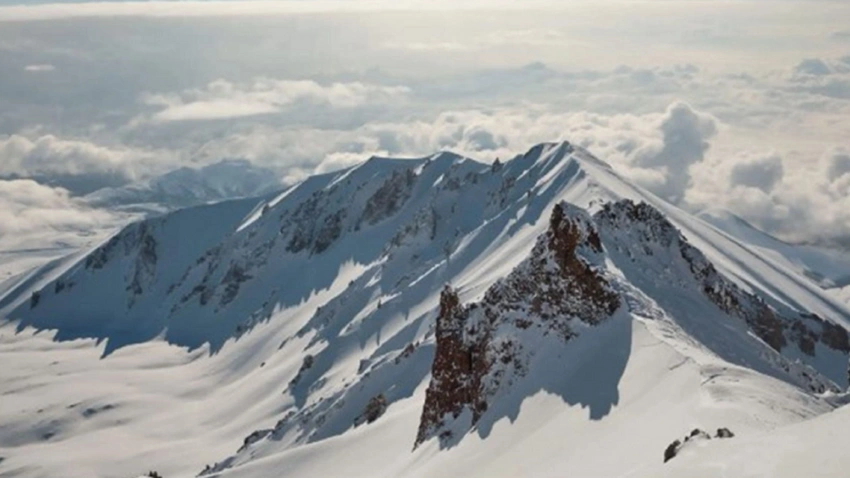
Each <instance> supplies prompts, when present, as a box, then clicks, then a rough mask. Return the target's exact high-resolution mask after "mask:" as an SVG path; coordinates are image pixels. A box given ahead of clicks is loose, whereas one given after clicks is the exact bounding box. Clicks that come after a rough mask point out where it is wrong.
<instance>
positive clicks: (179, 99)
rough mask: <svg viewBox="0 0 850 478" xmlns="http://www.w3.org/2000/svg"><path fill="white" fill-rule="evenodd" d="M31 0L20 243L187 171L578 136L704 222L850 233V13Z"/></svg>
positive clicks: (17, 183) (26, 10)
mask: <svg viewBox="0 0 850 478" xmlns="http://www.w3.org/2000/svg"><path fill="white" fill-rule="evenodd" d="M11 3H15V2H9V1H7V0H0V5H4V6H0V72H2V74H0V176H2V177H6V178H13V177H14V178H33V179H35V180H37V181H38V183H33V182H32V181H26V180H22V179H14V180H12V179H9V180H6V181H2V182H0V211H2V212H0V236H2V235H6V236H9V235H14V234H21V233H23V231H29V230H38V229H39V228H44V227H45V225H48V226H50V227H54V228H60V229H61V228H62V227H66V226H68V225H69V224H71V225H73V226H75V227H77V226H79V227H83V228H85V227H88V225H89V224H91V223H92V222H103V220H104V214H106V212H104V211H93V210H90V209H88V208H86V207H85V206H83V205H82V204H80V202H79V200H78V198H77V197H75V194H76V193H82V192H85V191H89V190H92V189H96V188H97V187H100V186H115V185H120V184H124V183H127V182H131V181H138V180H144V179H146V178H149V177H151V176H154V175H158V174H162V173H165V172H167V171H169V170H172V169H174V168H177V167H180V166H184V165H202V164H208V163H212V162H217V161H220V160H222V159H228V158H244V159H248V160H250V161H252V162H254V163H255V164H257V165H261V166H264V167H270V168H272V169H273V170H274V171H276V172H277V174H279V175H280V177H281V180H282V182H284V183H291V182H294V181H297V180H299V179H301V178H303V177H305V176H306V175H309V174H312V173H315V172H321V171H328V170H332V169H336V168H341V167H345V166H348V165H351V164H354V163H356V162H358V161H362V160H363V159H366V158H367V157H368V156H369V155H371V154H384V155H387V154H389V155H424V154H429V153H432V152H435V151H437V150H443V149H449V150H454V151H457V152H460V153H464V154H468V155H470V156H472V157H474V158H476V159H481V160H488V161H489V160H492V159H495V158H496V157H502V158H507V157H510V156H511V155H513V154H516V153H520V152H523V151H524V150H526V149H527V148H528V147H529V146H531V145H533V144H535V143H538V142H542V141H554V140H561V139H567V140H570V141H573V142H575V143H577V144H581V145H583V146H585V147H587V148H588V149H589V150H590V151H591V152H593V153H595V154H596V155H597V156H599V157H600V158H602V159H604V160H606V161H608V162H610V163H611V164H612V165H614V166H615V168H617V169H618V170H620V171H621V172H623V174H625V175H627V176H629V177H631V178H633V179H634V180H635V181H638V182H639V183H641V184H642V185H644V186H646V187H648V188H650V189H652V190H653V191H655V192H656V193H658V194H659V195H662V196H663V197H666V198H668V199H669V200H671V201H674V202H677V203H679V204H680V205H681V206H683V207H685V208H688V209H690V210H692V211H699V210H701V209H702V208H705V207H714V208H721V209H729V210H731V211H732V212H734V213H736V214H739V215H741V216H742V217H744V218H745V219H747V220H749V221H751V222H753V223H754V224H756V225H757V226H759V227H761V228H763V229H765V230H767V231H769V232H771V233H774V234H777V235H779V236H781V237H783V238H786V239H789V240H801V241H805V240H830V241H837V240H846V239H847V238H850V139H848V138H850V120H848V118H850V2H846V1H834V2H830V1H796V2H795V1H758V0H740V1H676V0H657V1H605V0H602V1H598V0H597V1H562V2H545V1H535V2H510V1H501V2H500V1H497V2H480V1H479V2H443V1H436V2H411V1H405V0H399V1H395V2H360V1H357V0H348V1H342V2H325V1H311V0H299V1H293V2H203V3H159V2H153V3H143V4H136V3H123V2H115V3H88V4H73V3H62V4H48V5H36V4H30V5H25V6H20V5H13V4H11ZM30 3H39V2H30ZM519 3H521V4H522V6H523V8H519V6H518V4H519ZM58 186H64V187H65V188H68V189H70V191H68V190H65V189H61V188H58ZM39 211H41V213H39ZM47 212H50V213H49V214H48V213H47Z"/></svg>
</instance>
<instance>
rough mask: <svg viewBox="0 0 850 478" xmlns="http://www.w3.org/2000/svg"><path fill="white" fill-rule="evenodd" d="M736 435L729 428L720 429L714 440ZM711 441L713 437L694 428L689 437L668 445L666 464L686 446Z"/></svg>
mask: <svg viewBox="0 0 850 478" xmlns="http://www.w3.org/2000/svg"><path fill="white" fill-rule="evenodd" d="M734 436H735V434H734V433H732V432H731V431H730V430H729V429H728V428H718V429H717V433H716V434H715V435H714V438H732V437H734ZM706 440H711V435H709V434H708V433H706V432H704V431H702V430H700V429H699V428H694V429H693V430H691V433H689V434H688V435H687V436H685V438H684V439H682V440H673V442H672V443H670V444H669V445H667V448H665V449H664V463H667V462H668V461H670V460H672V459H673V458H675V457H676V455H678V454H679V453H680V452H681V451H682V449H684V448H685V447H686V446H689V445H692V444H694V443H696V442H700V441H706Z"/></svg>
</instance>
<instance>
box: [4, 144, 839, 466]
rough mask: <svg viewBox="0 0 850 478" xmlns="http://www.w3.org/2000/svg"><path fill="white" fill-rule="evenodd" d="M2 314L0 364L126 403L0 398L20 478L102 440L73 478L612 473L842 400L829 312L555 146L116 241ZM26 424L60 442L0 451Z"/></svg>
mask: <svg viewBox="0 0 850 478" xmlns="http://www.w3.org/2000/svg"><path fill="white" fill-rule="evenodd" d="M252 207H253V209H251V208H252ZM51 277H53V276H51ZM447 284H450V285H451V287H450V288H449V289H446V285H447ZM36 291H37V292H36ZM30 292H36V295H31V294H30ZM12 294H13V295H12V296H7V300H5V302H3V303H4V304H6V305H5V306H3V309H2V310H0V313H2V314H3V315H5V316H8V317H9V318H10V320H12V321H13V322H12V323H13V324H14V325H15V326H16V327H17V328H18V330H19V333H18V334H17V335H15V338H14V340H10V341H9V343H8V344H7V345H4V347H3V349H0V353H3V354H9V355H8V357H11V358H15V357H18V360H21V359H20V357H24V356H28V355H27V354H28V353H29V352H28V350H30V348H29V347H36V346H37V347H38V348H40V349H48V350H53V351H55V352H50V353H51V354H54V353H55V356H57V357H62V360H63V363H68V365H67V367H70V368H74V370H75V371H76V372H75V375H77V376H79V377H84V378H86V380H91V381H92V383H96V382H99V381H101V380H104V378H105V377H107V376H109V374H110V370H111V367H112V365H110V364H114V366H115V367H118V366H119V364H120V368H121V373H122V374H123V375H124V377H125V380H129V381H130V382H131V383H133V384H134V385H133V386H132V387H133V388H132V390H121V389H120V388H113V386H109V387H105V388H104V389H103V390H96V389H92V390H86V391H76V392H74V394H75V397H76V398H74V399H73V400H75V401H79V402H81V403H90V402H91V403H103V402H104V397H109V398H108V399H106V400H105V401H106V403H113V402H114V403H117V404H118V406H117V410H119V411H120V412H121V413H122V416H121V418H120V420H123V422H122V423H123V425H120V426H111V425H108V424H107V423H105V422H104V423H101V424H100V425H92V424H90V422H89V419H88V418H86V417H82V418H81V417H80V416H79V414H78V412H76V411H75V410H74V409H73V408H70V409H69V408H67V406H68V405H70V404H62V403H61V402H57V399H56V398H55V397H57V396H64V395H63V394H59V393H58V391H62V390H65V387H67V386H68V384H69V382H68V380H67V379H65V378H63V377H61V376H57V377H53V376H45V378H43V379H42V380H43V383H41V384H40V387H39V388H40V389H41V390H40V391H31V390H30V388H27V387H23V388H20V387H18V388H16V387H15V386H14V385H9V388H6V389H4V390H3V393H6V392H9V393H11V394H12V395H13V396H15V397H16V405H15V407H12V408H10V409H9V410H10V411H8V412H6V411H3V412H2V414H0V421H3V420H7V419H8V420H9V422H8V423H10V425H7V426H6V427H5V428H3V427H0V454H2V456H8V457H9V458H8V459H7V460H6V461H4V462H0V468H2V467H10V468H11V469H15V470H23V471H20V473H19V474H20V476H38V473H37V472H36V471H38V470H41V471H43V472H42V475H44V476H50V474H51V472H52V473H53V474H55V473H56V472H57V470H59V469H64V468H60V467H62V466H63V464H62V463H63V462H62V461H61V458H60V457H62V456H65V457H67V456H68V454H69V453H70V452H71V451H73V450H76V449H77V447H80V446H85V445H84V444H85V443H90V440H94V439H95V438H97V439H98V440H114V439H115V438H116V437H117V436H119V435H118V434H120V436H124V437H125V439H127V440H130V441H131V442H132V443H133V444H134V452H135V454H131V453H127V452H123V453H122V452H115V451H113V452H112V454H111V455H98V454H96V453H86V454H81V455H79V457H78V458H76V460H77V461H76V463H77V464H78V466H79V467H80V470H97V472H96V473H95V474H100V475H110V474H111V475H116V474H117V473H118V471H120V473H129V472H132V471H131V470H132V469H133V467H141V468H142V470H139V471H144V470H147V469H150V468H157V469H159V470H160V471H163V472H166V473H168V474H179V475H180V476H184V475H186V476H188V475H194V474H196V473H198V472H200V471H202V470H203V473H204V474H206V475H219V476H269V475H274V474H281V473H285V474H287V475H291V476H327V475H334V474H340V473H345V474H346V475H348V476H433V475H434V474H437V473H438V472H439V473H443V474H445V473H448V474H449V475H451V476H459V475H464V476H494V475H495V476H500V475H501V476H504V475H511V474H516V473H520V472H522V473H526V471H525V470H529V471H531V472H533V473H532V474H534V476H546V475H547V474H551V473H554V475H555V476H562V475H563V474H565V473H567V474H578V475H581V476H587V475H596V476H612V475H621V474H626V473H638V472H640V471H641V470H644V469H652V467H653V466H655V465H656V462H660V461H661V457H662V452H663V451H664V448H665V447H666V446H667V445H668V444H669V443H670V442H672V441H673V440H674V439H676V438H680V437H681V436H683V435H684V434H686V433H687V432H688V431H689V430H690V428H693V427H695V426H699V427H701V428H705V429H712V430H713V429H716V428H721V427H730V428H732V429H733V431H734V432H735V433H736V435H738V436H744V437H746V436H751V435H756V434H758V433H763V432H764V431H766V430H770V429H772V428H774V427H778V426H783V425H786V424H790V423H795V422H797V421H800V420H802V419H805V418H810V417H813V416H816V415H819V414H822V413H824V412H827V411H829V410H832V409H833V408H834V406H835V405H836V404H837V403H838V399H837V398H836V397H837V396H838V394H839V393H840V392H841V391H842V390H844V389H845V388H846V386H847V352H848V349H850V345H848V344H847V332H846V326H847V324H848V321H850V311H848V308H847V306H846V305H845V304H843V303H841V302H840V301H838V300H835V298H833V297H831V296H830V295H829V294H827V293H826V292H824V291H823V290H822V289H820V288H819V287H818V286H817V285H816V284H815V283H813V282H812V281H811V280H810V279H809V278H807V277H806V276H805V275H803V274H801V273H800V272H799V271H798V270H796V269H794V268H792V267H789V266H788V265H787V264H786V263H782V262H780V261H774V260H772V259H771V258H770V257H763V256H762V255H760V254H758V253H757V252H755V251H754V250H753V249H752V248H750V247H749V246H748V245H747V244H746V243H744V242H742V241H740V240H735V239H733V238H731V237H730V236H729V235H728V234H725V233H723V232H721V231H720V230H718V229H716V228H715V227H713V226H711V225H708V224H707V223H705V222H703V221H702V220H700V219H698V218H695V217H693V216H690V215H688V214H687V213H685V212H683V211H681V210H679V209H677V208H675V207H673V206H671V205H669V204H666V203H664V202H663V201H661V200H659V199H658V198H656V197H654V196H652V195H651V194H650V193H648V192H646V191H644V190H642V189H641V188H639V187H636V186H633V185H631V184H629V183H628V182H627V181H625V180H623V179H622V178H620V177H619V176H618V175H617V174H616V173H614V172H613V171H612V170H611V168H610V167H608V166H607V165H606V164H605V163H603V162H601V161H599V160H597V159H596V158H594V157H593V156H591V155H590V154H589V153H587V152H586V151H584V150H581V149H580V148H577V147H574V146H572V145H570V144H568V143H561V144H543V145H539V146H537V147H535V148H532V149H531V150H530V151H528V152H527V153H525V154H523V155H520V156H518V157H516V158H514V159H512V160H511V161H508V162H506V163H504V164H498V163H497V164H494V165H484V164H481V163H477V162H475V161H473V160H470V159H467V158H461V157H459V156H456V155H453V154H450V153H440V154H436V155H433V156H430V157H426V158H418V159H408V160H397V159H387V158H373V159H371V160H369V161H367V162H365V163H363V164H361V165H359V166H357V167H354V168H350V169H347V170H344V171H340V172H336V173H331V174H327V175H322V176H316V177H313V178H310V179H308V180H306V181H305V182H303V183H301V184H299V185H296V186H294V187H293V188H290V189H289V190H287V191H285V192H284V193H281V194H280V195H278V196H277V197H274V198H271V199H268V200H265V201H263V202H261V203H260V204H256V201H254V202H250V201H241V202H226V203H220V204H216V205H210V206H204V207H201V208H193V209H189V210H185V211H180V212H177V213H173V214H168V215H165V216H163V217H162V218H158V219H151V220H147V221H145V222H141V223H138V224H135V225H132V226H130V227H128V228H127V229H125V230H124V231H123V232H122V233H120V234H119V235H118V236H116V238H115V239H113V240H111V241H110V242H108V243H106V244H104V245H103V246H101V247H100V248H98V249H96V250H95V251H93V252H92V253H91V254H90V255H88V256H87V257H86V258H84V259H82V260H81V261H80V262H78V263H77V264H76V265H75V266H73V267H71V268H69V269H67V270H66V271H65V272H63V273H61V274H60V275H59V276H58V277H55V280H52V281H49V282H44V283H39V284H37V285H36V286H31V287H30V288H29V289H26V288H22V289H17V290H14V291H12ZM15 294H16V295H15ZM9 297H13V298H14V300H12V299H9ZM31 328H37V329H56V333H55V337H56V339H59V340H67V339H78V340H76V341H74V342H68V343H67V344H63V343H53V342H48V343H47V344H46V343H44V340H45V339H43V338H39V337H29V335H28V334H30V333H31V332H30V331H31V330H32V329H31ZM3 330H4V332H3V333H4V336H5V335H6V333H8V326H7V327H6V328H4V329H3ZM28 337H29V338H28ZM86 337H92V338H96V339H100V340H105V341H106V344H101V345H100V346H99V348H97V349H92V346H91V345H90V344H89V343H88V342H86V341H84V340H80V339H84V338H86ZM158 339H161V340H158ZM167 343H171V344H175V345H180V346H187V347H189V348H200V349H199V350H197V351H194V352H182V351H179V352H178V351H177V350H175V348H174V347H169V346H168V345H167ZM34 344H37V345H34ZM75 344H76V345H75ZM101 351H102V352H103V353H105V354H106V355H108V356H107V357H106V358H105V359H103V360H102V361H100V362H97V364H98V365H97V366H96V367H92V366H91V365H90V361H91V360H93V357H96V356H97V354H98V353H100V352H101ZM86 354H89V355H86ZM69 357H73V358H69ZM27 360H29V359H27ZM27 360H24V362H26V361H27ZM27 363H28V362H27ZM83 364H87V365H83ZM30 367H34V365H31V366H27V367H26V370H29V371H30V372H28V373H29V374H30V375H31V374H32V372H31V370H32V369H31V368H30ZM87 368H92V369H93V370H92V371H91V372H90V373H89V372H86V371H85V370H86V369H87ZM22 370H24V368H23V367H22ZM35 370H38V368H36V369H35ZM3 373H5V374H8V375H6V376H2V378H3V379H4V380H3V383H9V384H14V383H20V382H21V381H26V376H27V374H28V373H27V372H21V373H20V374H17V373H16V372H15V371H7V372H3ZM157 379H159V380H165V381H168V382H169V383H171V385H170V387H169V388H168V389H163V387H162V386H158V385H156V384H157V383H159V382H158V380H157ZM175 379H176V380H175ZM4 387H6V385H4ZM45 389H47V390H53V391H54V392H56V393H53V394H51V395H50V396H48V397H44V396H42V395H43V394H42V393H41V392H43V391H44V390H45ZM79 395H82V396H79ZM51 397H52V398H51ZM68 400H72V399H68ZM163 403H168V404H170V407H171V408H170V410H168V411H159V410H158V409H159V407H160V406H161V405H162V404H163ZM33 406H38V407H40V408H41V409H43V410H47V412H46V413H48V414H49V417H50V418H49V420H47V421H44V419H42V418H41V417H39V416H38V415H39V414H37V413H34V411H32V410H29V407H33ZM27 410H29V411H28V412H27ZM110 410H111V409H110ZM109 413H117V412H111V411H110V412H109ZM109 413H107V414H106V415H104V416H105V417H108V416H109ZM178 417H184V418H182V419H180V418H178ZM175 419H180V420H181V421H180V423H181V427H180V428H181V429H180V430H177V431H170V432H161V433H162V436H160V437H159V438H158V439H152V438H151V437H150V433H151V432H150V430H152V429H153V430H159V429H160V428H159V427H161V426H162V425H163V424H164V423H167V422H168V421H172V420H175ZM37 423H41V424H42V425H41V428H37V427H35V428H34V427H33V426H34V424H37ZM109 423H113V422H109ZM50 424H53V425H50ZM683 424H687V426H686V427H685V428H684V429H683ZM48 425H49V426H48ZM45 426H47V430H48V431H49V432H50V433H53V435H51V437H53V436H56V437H58V438H60V439H59V440H57V441H51V439H46V440H39V439H38V437H37V436H33V437H32V439H31V440H30V439H28V440H24V442H25V443H20V442H19V441H15V440H13V439H12V438H10V437H13V436H15V434H16V433H18V434H19V433H20V431H21V430H25V429H28V427H29V428H31V429H40V430H43V429H45ZM166 428H168V427H166ZM417 432H418V433H417ZM169 437H170V438H169ZM190 437H196V438H195V439H194V441H193V439H191V438H190ZM638 437H639V438H638ZM414 445H418V446H416V448H415V450H414ZM166 447H168V450H169V451H168V452H165V451H164V449H165V448H166ZM599 449H606V450H609V451H610V453H612V454H614V455H615V456H617V457H618V459H617V460H611V459H610V456H609V455H606V454H600V453H598V450H599ZM594 450H597V452H594ZM688 453H690V451H689V452H688ZM45 456H47V458H45ZM137 456H143V457H145V458H144V459H142V458H137ZM204 465H209V466H208V467H206V468H205V467H204ZM848 465H850V464H848ZM553 470H557V473H555V472H554V471H553ZM136 472H138V471H136ZM65 473H66V474H67V471H66V472H65ZM13 476H14V475H13ZM68 476H74V475H73V474H71V475H68ZM77 476H85V474H84V473H79V474H77Z"/></svg>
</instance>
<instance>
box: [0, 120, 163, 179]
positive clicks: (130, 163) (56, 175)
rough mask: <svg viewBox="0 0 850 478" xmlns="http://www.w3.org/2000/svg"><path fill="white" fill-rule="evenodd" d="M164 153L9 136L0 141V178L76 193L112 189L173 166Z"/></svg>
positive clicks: (56, 138) (53, 139)
mask: <svg viewBox="0 0 850 478" xmlns="http://www.w3.org/2000/svg"><path fill="white" fill-rule="evenodd" d="M173 163H174V161H173V157H171V156H170V155H169V154H167V153H164V152H154V151H147V150H137V149H133V148H128V147H125V146H115V147H108V146H104V145H99V144H96V143H93V142H91V141H86V140H80V139H63V138H58V137H56V136H53V135H42V136H38V137H36V138H33V139H31V138H29V137H26V136H22V135H17V134H13V135H11V136H8V137H6V138H5V139H0V177H6V178H8V177H30V178H43V180H44V181H49V182H51V183H54V185H64V186H66V187H67V188H70V189H72V190H73V191H74V192H76V193H86V192H90V191H92V190H95V189H98V188H100V187H104V186H116V185H120V184H124V183H127V182H130V181H133V180H136V179H140V178H142V177H145V176H148V175H150V174H153V173H155V172H160V171H162V170H163V169H168V168H170V167H171V166H172V165H173Z"/></svg>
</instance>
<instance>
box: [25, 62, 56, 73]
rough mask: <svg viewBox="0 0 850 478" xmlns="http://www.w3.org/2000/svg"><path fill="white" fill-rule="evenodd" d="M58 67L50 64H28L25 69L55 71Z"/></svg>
mask: <svg viewBox="0 0 850 478" xmlns="http://www.w3.org/2000/svg"><path fill="white" fill-rule="evenodd" d="M55 69H56V67H55V66H53V65H49V64H37V65H27V66H25V67H24V71H33V72H38V71H54V70H55Z"/></svg>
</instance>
